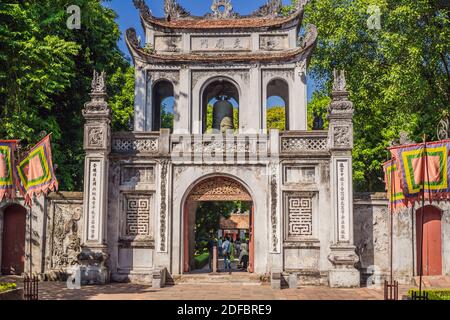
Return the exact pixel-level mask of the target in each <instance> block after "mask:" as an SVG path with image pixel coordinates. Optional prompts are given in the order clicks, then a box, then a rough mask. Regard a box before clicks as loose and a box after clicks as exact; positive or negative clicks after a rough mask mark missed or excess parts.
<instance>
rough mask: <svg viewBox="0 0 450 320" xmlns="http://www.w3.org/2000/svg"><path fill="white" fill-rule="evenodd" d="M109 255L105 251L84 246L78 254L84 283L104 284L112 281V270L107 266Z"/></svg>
mask: <svg viewBox="0 0 450 320" xmlns="http://www.w3.org/2000/svg"><path fill="white" fill-rule="evenodd" d="M108 259H109V255H108V254H107V253H106V252H105V251H103V250H102V251H92V250H90V249H89V248H83V251H82V252H81V253H80V255H79V256H78V261H79V263H80V271H81V284H82V285H104V284H108V283H109V282H110V271H109V269H108V267H107V266H106V262H107V260H108Z"/></svg>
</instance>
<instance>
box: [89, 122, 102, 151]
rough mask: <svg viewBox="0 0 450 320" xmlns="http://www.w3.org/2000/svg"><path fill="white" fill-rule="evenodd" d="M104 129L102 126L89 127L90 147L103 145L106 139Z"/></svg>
mask: <svg viewBox="0 0 450 320" xmlns="http://www.w3.org/2000/svg"><path fill="white" fill-rule="evenodd" d="M103 130H104V129H103V128H102V127H89V128H88V146H89V147H102V146H103V140H104V131H103Z"/></svg>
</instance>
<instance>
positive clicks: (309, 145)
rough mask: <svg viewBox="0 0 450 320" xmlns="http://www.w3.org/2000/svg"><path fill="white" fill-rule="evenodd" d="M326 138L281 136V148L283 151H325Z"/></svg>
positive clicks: (326, 146)
mask: <svg viewBox="0 0 450 320" xmlns="http://www.w3.org/2000/svg"><path fill="white" fill-rule="evenodd" d="M327 144H328V139H327V138H282V140H281V148H282V151H284V152H299V151H325V150H327V148H328V145H327Z"/></svg>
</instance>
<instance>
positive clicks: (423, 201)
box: [419, 134, 427, 297]
mask: <svg viewBox="0 0 450 320" xmlns="http://www.w3.org/2000/svg"><path fill="white" fill-rule="evenodd" d="M423 146H424V148H423V152H424V155H425V161H424V162H422V163H423V165H422V210H421V211H420V220H421V222H420V230H421V232H420V260H419V262H420V268H419V296H420V297H421V296H422V277H423V221H424V215H425V170H426V169H425V167H426V165H427V136H426V134H424V135H423Z"/></svg>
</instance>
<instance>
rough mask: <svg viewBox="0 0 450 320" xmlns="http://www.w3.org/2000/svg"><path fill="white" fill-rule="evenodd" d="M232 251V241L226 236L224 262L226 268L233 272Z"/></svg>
mask: <svg viewBox="0 0 450 320" xmlns="http://www.w3.org/2000/svg"><path fill="white" fill-rule="evenodd" d="M230 253H231V242H230V240H229V238H228V237H226V238H225V241H224V242H223V244H222V255H223V263H224V265H225V270H228V272H229V273H230V274H231V262H230Z"/></svg>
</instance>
